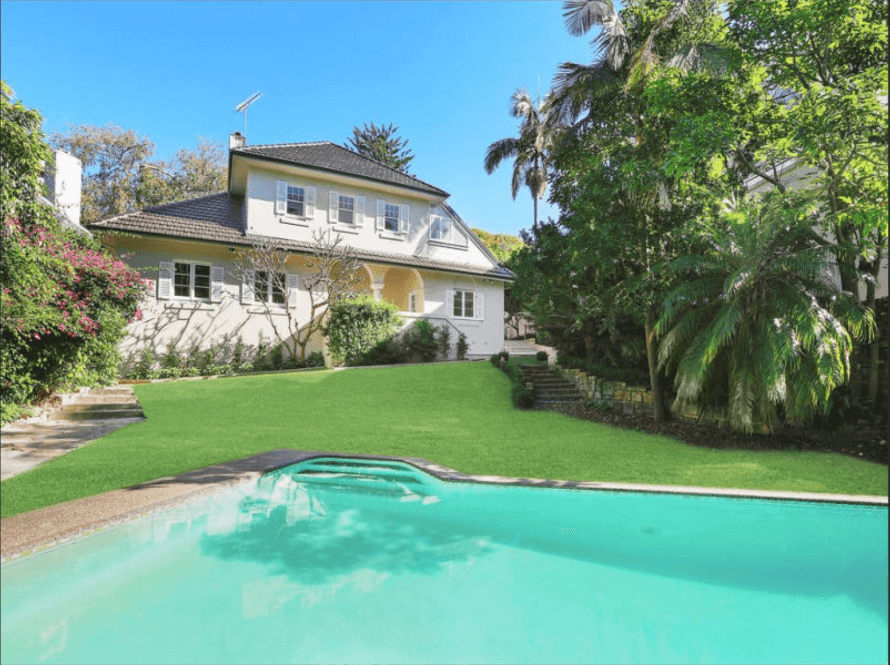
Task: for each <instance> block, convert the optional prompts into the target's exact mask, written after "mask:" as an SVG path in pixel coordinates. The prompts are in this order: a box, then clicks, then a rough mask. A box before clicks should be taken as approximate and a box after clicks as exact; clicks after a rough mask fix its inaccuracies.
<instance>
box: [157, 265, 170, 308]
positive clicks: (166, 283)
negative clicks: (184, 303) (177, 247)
mask: <svg viewBox="0 0 890 665" xmlns="http://www.w3.org/2000/svg"><path fill="white" fill-rule="evenodd" d="M159 268H160V269H159V270H158V298H159V299H164V300H166V299H168V298H170V297H171V296H172V295H173V264H172V263H171V262H169V261H161V263H160V265H159Z"/></svg>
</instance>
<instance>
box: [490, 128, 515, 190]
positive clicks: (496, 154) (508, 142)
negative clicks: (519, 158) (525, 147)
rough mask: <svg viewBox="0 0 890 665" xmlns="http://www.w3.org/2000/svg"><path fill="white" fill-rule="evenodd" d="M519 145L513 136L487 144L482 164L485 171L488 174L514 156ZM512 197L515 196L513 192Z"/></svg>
mask: <svg viewBox="0 0 890 665" xmlns="http://www.w3.org/2000/svg"><path fill="white" fill-rule="evenodd" d="M519 147H520V144H519V139H514V138H506V139H501V140H499V141H495V142H494V143H492V144H491V145H490V146H488V150H486V151H485V162H484V164H483V165H484V168H485V172H486V173H488V174H489V175H491V174H492V173H494V171H495V169H497V167H498V166H500V165H501V162H503V161H504V160H506V159H510V158H511V157H515V156H516V154H517V153H518V152H519ZM513 198H516V195H515V194H514V195H513Z"/></svg>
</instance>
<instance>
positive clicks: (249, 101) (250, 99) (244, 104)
mask: <svg viewBox="0 0 890 665" xmlns="http://www.w3.org/2000/svg"><path fill="white" fill-rule="evenodd" d="M262 96H263V93H261V92H255V93H253V94H252V95H251V96H250V97H248V98H247V99H245V100H244V101H243V102H241V103H240V104H238V106H236V107H235V113H241V112H242V111H243V112H244V136H247V107H248V106H250V105H251V104H253V103H254V102H255V101H256V100H258V99H259V98H260V97H262Z"/></svg>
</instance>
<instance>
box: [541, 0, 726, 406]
mask: <svg viewBox="0 0 890 665" xmlns="http://www.w3.org/2000/svg"><path fill="white" fill-rule="evenodd" d="M564 16H565V18H566V26H567V28H568V29H569V31H570V32H572V33H573V34H583V33H585V32H586V31H587V30H589V29H591V28H592V27H594V26H599V27H600V28H601V31H600V33H599V36H598V37H597V38H596V39H595V40H594V47H595V48H596V51H597V60H596V61H595V62H594V63H593V65H590V66H585V65H578V64H574V63H565V64H564V65H562V66H561V67H560V69H559V71H558V73H557V75H556V77H555V79H554V90H553V92H552V105H553V113H554V115H555V116H556V117H558V118H559V119H560V121H561V122H563V123H568V124H570V125H571V129H570V131H568V132H567V133H566V135H565V136H566V137H567V138H566V139H565V140H564V141H562V142H560V144H559V145H558V146H557V149H556V158H555V160H554V161H555V178H554V179H555V181H556V183H558V186H556V185H555V186H554V195H553V197H552V200H553V201H554V202H555V203H557V204H558V205H559V206H560V210H561V217H560V223H561V224H562V225H564V226H565V227H566V228H567V229H568V230H569V231H570V233H569V234H568V238H567V242H568V243H570V244H573V245H574V246H575V247H576V251H575V252H574V253H573V254H572V256H573V257H574V261H575V262H576V263H577V269H576V272H577V273H578V274H586V273H590V272H592V275H593V277H594V279H595V282H596V283H597V284H598V285H599V288H597V289H596V290H594V292H592V293H589V294H587V296H588V297H587V298H586V300H585V307H584V308H583V310H582V312H584V314H585V315H589V314H590V313H592V312H600V313H601V315H603V316H605V320H606V321H609V320H610V317H612V316H613V315H612V314H609V312H612V313H613V314H619V313H625V314H635V315H636V316H639V318H640V319H641V323H642V325H643V329H644V334H645V341H646V355H647V360H648V365H649V380H650V386H651V388H652V391H653V406H654V417H655V421H656V422H661V421H662V420H663V419H664V417H665V414H664V405H663V400H662V396H661V392H662V391H661V384H660V381H659V376H658V366H657V355H658V340H657V337H656V333H655V329H654V324H655V321H656V320H657V318H658V310H659V307H660V304H661V301H662V299H663V297H664V295H665V294H666V291H665V289H666V288H667V285H666V284H665V283H664V282H663V280H662V278H661V277H660V276H659V275H658V274H657V273H656V271H655V268H656V266H657V265H658V264H659V263H661V262H663V261H665V260H668V259H670V258H673V257H674V256H676V255H677V253H681V252H682V251H683V240H684V239H683V238H682V237H681V235H680V234H679V233H678V231H679V229H680V228H682V226H683V224H684V223H685V222H686V221H687V220H688V219H690V218H691V217H694V216H697V215H701V214H702V212H703V208H705V207H706V206H707V205H708V202H709V201H710V200H711V198H712V196H710V195H708V191H709V190H708V188H707V187H704V186H703V184H704V182H703V181H705V180H707V179H708V176H709V174H708V172H707V171H706V170H703V169H701V168H698V169H697V170H696V171H695V174H696V177H694V178H690V177H675V176H672V175H671V174H670V173H668V172H666V170H665V168H664V164H665V161H666V159H667V158H668V157H669V155H670V152H671V150H670V141H671V138H670V137H671V133H672V131H674V129H675V125H676V122H675V120H673V119H672V118H670V117H669V116H668V115H667V114H664V113H659V112H658V111H656V110H654V109H653V106H654V102H658V101H660V100H659V99H658V97H657V95H656V96H653V94H652V86H653V84H654V83H656V82H657V81H658V80H659V78H660V77H663V76H666V75H676V76H682V75H684V73H688V74H689V75H692V74H695V73H698V74H700V75H701V76H704V77H708V76H710V75H712V74H714V73H717V72H719V71H720V67H718V66H716V62H717V60H716V59H715V58H714V57H713V55H714V54H715V53H719V52H720V51H721V50H722V47H721V46H718V45H719V44H720V43H721V42H722V41H723V35H724V33H725V29H724V28H723V25H722V21H721V19H720V17H719V15H718V14H717V12H716V11H715V3H714V2H710V1H708V0H700V1H697V2H693V1H691V0H689V1H686V0H680V1H678V2H667V1H664V0H659V1H655V2H653V1H648V2H646V1H642V0H640V1H634V0H630V1H628V2H627V3H626V4H625V8H624V9H623V10H622V11H621V12H616V11H615V8H614V6H613V4H612V3H611V2H608V1H605V2H604V1H599V0H589V1H587V2H579V1H577V0H569V1H568V2H566V3H565V4H564ZM681 19H682V20H681ZM706 65H707V66H706ZM666 92H668V93H670V91H669V90H668V91H666ZM696 195H700V196H703V198H702V199H701V200H699V199H698V198H697V196H696Z"/></svg>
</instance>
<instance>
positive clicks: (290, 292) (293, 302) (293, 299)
mask: <svg viewBox="0 0 890 665" xmlns="http://www.w3.org/2000/svg"><path fill="white" fill-rule="evenodd" d="M298 285H299V278H298V276H297V275H296V274H295V273H288V275H287V304H288V306H289V307H296V306H297V296H298V294H299V291H297V287H298Z"/></svg>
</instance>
